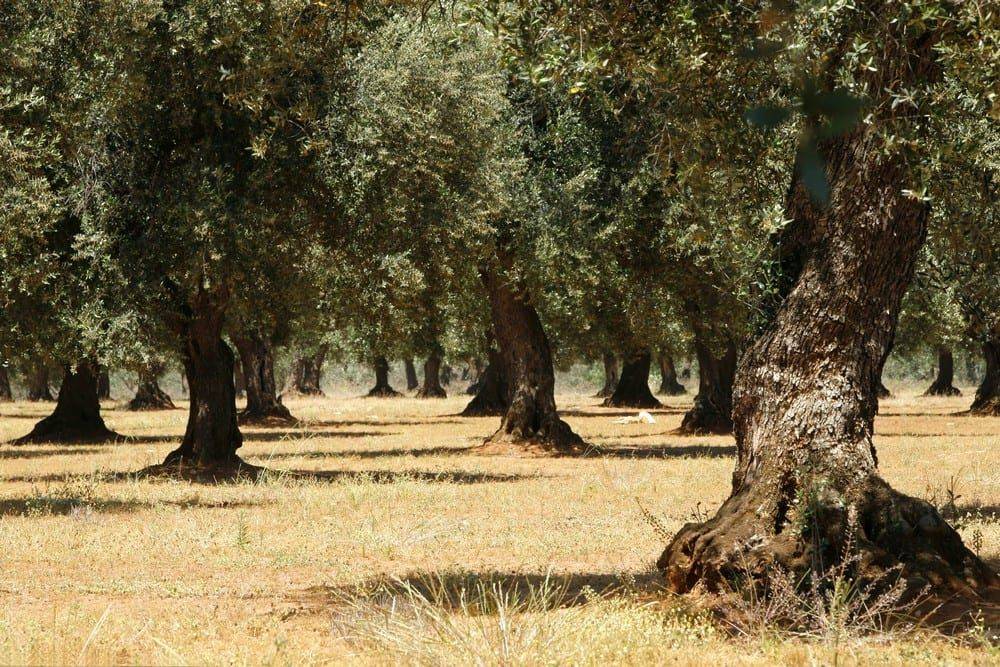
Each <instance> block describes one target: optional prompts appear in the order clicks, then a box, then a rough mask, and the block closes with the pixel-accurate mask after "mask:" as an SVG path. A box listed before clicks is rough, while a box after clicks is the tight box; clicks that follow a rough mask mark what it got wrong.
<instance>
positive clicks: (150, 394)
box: [128, 363, 174, 411]
mask: <svg viewBox="0 0 1000 667" xmlns="http://www.w3.org/2000/svg"><path fill="white" fill-rule="evenodd" d="M164 370H166V369H165V366H164V365H163V364H162V363H153V364H150V365H148V366H146V367H145V368H143V369H142V371H140V372H139V385H138V387H137V388H136V390H135V398H133V399H132V400H131V401H129V403H128V409H129V410H137V411H138V410H173V409H174V402H173V401H172V400H170V396H168V395H167V392H165V391H163V390H162V389H160V376H161V375H163V372H164Z"/></svg>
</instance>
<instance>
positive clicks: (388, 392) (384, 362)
mask: <svg viewBox="0 0 1000 667" xmlns="http://www.w3.org/2000/svg"><path fill="white" fill-rule="evenodd" d="M368 395H369V396H371V397H373V398H392V397H393V396H399V395H400V393H399V392H398V391H396V390H395V389H393V388H392V386H391V385H390V384H389V360H388V359H386V358H385V357H381V356H379V357H375V386H374V387H372V388H371V391H369V392H368Z"/></svg>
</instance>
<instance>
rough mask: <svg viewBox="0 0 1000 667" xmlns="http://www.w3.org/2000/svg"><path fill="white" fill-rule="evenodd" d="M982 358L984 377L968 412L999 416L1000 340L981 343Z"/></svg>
mask: <svg viewBox="0 0 1000 667" xmlns="http://www.w3.org/2000/svg"><path fill="white" fill-rule="evenodd" d="M983 356H985V357H986V375H984V376H983V381H982V382H981V383H980V384H979V388H978V389H977V390H976V398H975V400H974V401H973V402H972V407H971V408H970V412H972V413H973V414H978V415H994V416H1000V339H994V340H987V341H986V342H985V343H983Z"/></svg>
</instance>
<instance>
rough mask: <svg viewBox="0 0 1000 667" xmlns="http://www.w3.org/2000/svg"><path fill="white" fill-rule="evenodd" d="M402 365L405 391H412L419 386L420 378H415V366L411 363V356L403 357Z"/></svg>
mask: <svg viewBox="0 0 1000 667" xmlns="http://www.w3.org/2000/svg"><path fill="white" fill-rule="evenodd" d="M403 367H404V368H405V370H406V391H413V390H414V389H416V388H417V387H419V386H420V380H418V379H417V367H416V366H415V365H414V364H413V357H407V358H406V359H404V360H403Z"/></svg>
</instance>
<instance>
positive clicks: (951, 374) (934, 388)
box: [924, 345, 962, 396]
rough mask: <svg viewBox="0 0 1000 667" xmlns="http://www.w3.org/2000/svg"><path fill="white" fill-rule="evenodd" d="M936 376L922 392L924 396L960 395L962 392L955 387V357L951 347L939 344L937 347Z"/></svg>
mask: <svg viewBox="0 0 1000 667" xmlns="http://www.w3.org/2000/svg"><path fill="white" fill-rule="evenodd" d="M937 358H938V365H937V377H936V378H934V382H932V383H931V386H930V387H928V388H927V391H925V392H924V396H961V395H962V392H961V391H959V390H958V388H957V387H955V385H954V384H953V383H954V380H955V358H954V357H953V356H952V354H951V348H949V347H946V346H944V345H939V346H938V349H937Z"/></svg>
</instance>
